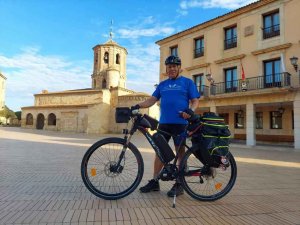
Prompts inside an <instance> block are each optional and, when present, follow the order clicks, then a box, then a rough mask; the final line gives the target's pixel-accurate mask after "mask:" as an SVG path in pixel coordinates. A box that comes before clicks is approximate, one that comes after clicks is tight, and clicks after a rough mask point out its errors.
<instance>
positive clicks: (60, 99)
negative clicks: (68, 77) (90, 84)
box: [35, 91, 102, 106]
mask: <svg viewBox="0 0 300 225" xmlns="http://www.w3.org/2000/svg"><path fill="white" fill-rule="evenodd" d="M101 99H102V92H101V91H93V92H88V93H84V92H78V93H72V92H71V93H57V94H38V95H35V106H46V105H47V106H49V105H77V104H94V103H99V101H101Z"/></svg>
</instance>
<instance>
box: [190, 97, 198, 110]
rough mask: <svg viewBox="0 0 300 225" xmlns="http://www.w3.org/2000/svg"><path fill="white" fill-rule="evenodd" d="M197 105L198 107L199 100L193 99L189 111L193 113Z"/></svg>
mask: <svg viewBox="0 0 300 225" xmlns="http://www.w3.org/2000/svg"><path fill="white" fill-rule="evenodd" d="M198 105H199V99H198V98H193V99H192V100H191V106H190V109H191V110H193V111H195V110H196V109H197V108H198Z"/></svg>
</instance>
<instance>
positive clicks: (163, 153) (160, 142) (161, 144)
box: [152, 133, 175, 163]
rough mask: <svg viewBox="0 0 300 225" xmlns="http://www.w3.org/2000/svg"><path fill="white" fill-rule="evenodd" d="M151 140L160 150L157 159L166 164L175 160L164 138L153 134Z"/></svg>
mask: <svg viewBox="0 0 300 225" xmlns="http://www.w3.org/2000/svg"><path fill="white" fill-rule="evenodd" d="M152 139H153V141H154V143H155V145H156V146H157V147H158V148H159V150H160V151H159V152H158V153H157V154H158V157H159V158H161V159H162V160H163V162H164V163H168V162H170V161H171V160H173V159H174V158H175V154H174V152H173V150H172V148H171V147H170V145H169V144H168V142H167V141H166V139H165V138H164V136H162V135H161V134H159V133H155V134H153V136H152Z"/></svg>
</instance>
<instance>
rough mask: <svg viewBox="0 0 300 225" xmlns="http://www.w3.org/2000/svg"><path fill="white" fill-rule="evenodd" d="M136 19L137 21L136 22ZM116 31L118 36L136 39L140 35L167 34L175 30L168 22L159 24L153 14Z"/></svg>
mask: <svg viewBox="0 0 300 225" xmlns="http://www.w3.org/2000/svg"><path fill="white" fill-rule="evenodd" d="M136 21H138V22H136ZM136 21H135V22H133V23H131V24H130V25H129V26H128V25H127V26H126V27H125V28H120V29H118V30H117V31H116V36H117V37H118V38H125V39H137V38H141V37H154V36H159V35H161V36H168V35H171V34H172V33H174V32H175V29H174V28H173V27H171V25H170V23H164V24H160V23H159V22H157V21H156V20H155V19H154V17H153V16H148V17H145V18H141V19H138V20H136Z"/></svg>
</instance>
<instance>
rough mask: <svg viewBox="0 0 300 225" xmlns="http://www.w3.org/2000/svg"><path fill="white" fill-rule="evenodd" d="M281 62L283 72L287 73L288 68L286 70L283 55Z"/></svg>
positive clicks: (281, 55)
mask: <svg viewBox="0 0 300 225" xmlns="http://www.w3.org/2000/svg"><path fill="white" fill-rule="evenodd" d="M280 61H281V72H282V73H285V72H286V68H285V65H284V57H283V53H281V54H280Z"/></svg>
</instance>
